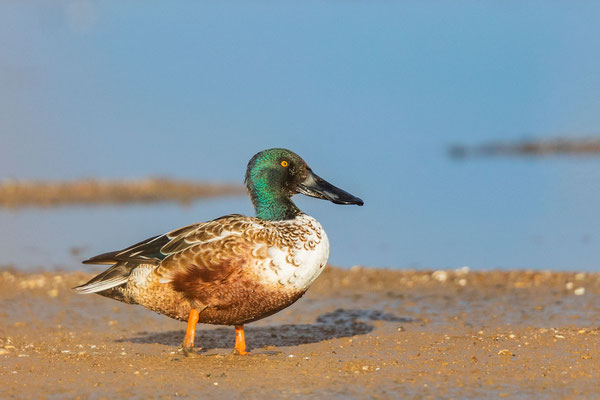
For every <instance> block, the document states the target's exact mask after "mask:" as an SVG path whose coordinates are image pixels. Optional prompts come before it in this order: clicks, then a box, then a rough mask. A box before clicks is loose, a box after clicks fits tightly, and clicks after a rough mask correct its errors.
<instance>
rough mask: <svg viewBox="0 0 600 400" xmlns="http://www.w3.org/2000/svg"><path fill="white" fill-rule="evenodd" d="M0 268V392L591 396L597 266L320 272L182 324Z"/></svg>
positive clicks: (63, 280) (80, 278)
mask: <svg viewBox="0 0 600 400" xmlns="http://www.w3.org/2000/svg"><path fill="white" fill-rule="evenodd" d="M90 276H91V274H90V273H41V274H24V273H17V272H11V271H10V270H4V271H0V306H1V308H0V398H3V399H4V398H36V399H37V398H49V399H59V398H60V399H62V398H79V399H104V398H106V399H109V398H134V399H147V398H156V399H171V398H198V397H211V398H223V399H230V398H339V399H345V398H374V399H384V398H408V399H411V398H455V399H464V398H478V399H479V398H494V399H497V398H518V399H521V398H536V399H540V398H541V399H557V398H564V399H570V398H585V399H597V398H600V274H574V273H551V272H524V271H513V272H495V271H492V272H469V271H467V270H457V271H387V270H377V269H364V268H353V269H351V270H341V269H336V268H329V269H327V270H326V271H325V273H324V274H323V276H321V277H320V278H319V279H318V280H317V282H316V283H315V285H314V286H313V287H312V288H311V289H310V290H309V291H308V293H307V294H306V295H305V296H304V297H303V298H302V299H300V300H299V301H298V302H297V303H296V304H294V305H293V306H291V307H290V308H288V309H286V310H284V311H282V312H280V313H278V314H276V315H274V316H271V317H269V318H266V319H264V320H261V321H258V322H256V323H253V324H250V325H248V326H247V332H246V340H247V342H248V345H249V346H250V348H251V350H252V353H253V355H251V356H235V355H232V354H231V349H232V347H233V339H234V335H233V328H231V327H213V326H208V325H199V327H198V328H199V329H198V331H197V333H196V344H197V346H201V347H202V349H200V348H198V349H197V350H198V351H197V352H196V353H194V354H192V355H191V356H189V357H185V356H183V355H181V354H179V353H178V352H177V346H178V345H179V344H180V342H181V340H182V339H183V335H184V329H185V324H184V323H181V322H177V321H173V320H170V319H168V318H166V317H163V316H160V315H157V314H154V313H153V312H151V311H148V310H145V309H143V308H141V307H139V306H132V305H127V304H122V303H118V302H116V301H114V300H110V299H105V298H103V297H100V296H97V295H85V296H84V295H77V294H75V293H73V291H71V290H70V289H69V288H70V287H73V286H75V285H77V284H80V283H82V282H84V281H85V280H87V279H88V278H90Z"/></svg>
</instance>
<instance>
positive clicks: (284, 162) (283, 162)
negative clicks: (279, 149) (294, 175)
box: [281, 160, 289, 167]
mask: <svg viewBox="0 0 600 400" xmlns="http://www.w3.org/2000/svg"><path fill="white" fill-rule="evenodd" d="M288 165H289V164H288V162H287V161H285V160H283V161H282V162H281V166H282V167H287V166H288Z"/></svg>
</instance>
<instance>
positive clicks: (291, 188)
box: [246, 149, 363, 219]
mask: <svg viewBox="0 0 600 400" xmlns="http://www.w3.org/2000/svg"><path fill="white" fill-rule="evenodd" d="M246 187H247V188H248V191H249V193H250V197H251V198H252V202H253V204H254V207H255V209H256V212H257V215H258V216H259V217H260V218H264V219H286V218H288V217H290V216H292V214H294V213H295V212H296V211H297V212H299V210H298V209H297V208H296V206H295V205H294V204H293V203H291V200H289V199H290V197H291V196H293V195H294V194H296V193H301V194H304V195H307V196H311V197H316V198H318V199H324V200H329V201H331V202H332V203H335V204H356V205H359V206H362V205H363V201H362V200H361V199H359V198H358V197H355V196H353V195H351V194H350V193H348V192H346V191H344V190H342V189H340V188H338V187H335V186H334V185H332V184H331V183H329V182H327V181H326V180H324V179H323V178H321V177H319V176H318V175H317V174H315V173H314V172H312V170H311V169H310V167H309V166H308V165H307V164H306V162H305V161H304V160H303V159H302V158H301V157H300V156H299V155H297V154H296V153H294V152H293V151H290V150H287V149H268V150H263V151H261V152H259V153H257V154H255V155H254V157H252V159H251V160H250V162H249V163H248V168H247V170H246ZM286 199H287V200H288V201H289V204H288V202H286ZM290 206H293V208H295V210H293V209H292V210H289V208H290ZM261 214H262V215H261ZM284 214H285V215H284Z"/></svg>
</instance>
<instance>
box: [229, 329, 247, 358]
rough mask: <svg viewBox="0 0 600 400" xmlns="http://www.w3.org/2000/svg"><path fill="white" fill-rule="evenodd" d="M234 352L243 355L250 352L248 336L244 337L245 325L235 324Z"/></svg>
mask: <svg viewBox="0 0 600 400" xmlns="http://www.w3.org/2000/svg"><path fill="white" fill-rule="evenodd" d="M233 352H234V353H237V354H239V355H241V356H245V355H246V354H250V353H248V352H246V338H245V337H244V325H236V326H235V349H234V350H233Z"/></svg>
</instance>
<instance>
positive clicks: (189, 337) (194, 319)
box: [181, 308, 200, 356]
mask: <svg viewBox="0 0 600 400" xmlns="http://www.w3.org/2000/svg"><path fill="white" fill-rule="evenodd" d="M199 317H200V313H199V312H198V309H196V308H192V309H191V310H190V315H189V316H188V323H187V329H186V331H185V338H183V343H182V344H181V350H182V352H183V354H184V355H186V356H187V354H188V352H190V351H192V349H193V348H194V337H195V336H196V324H198V319H199Z"/></svg>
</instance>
